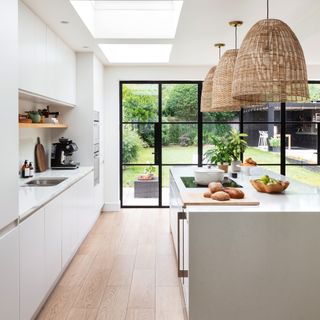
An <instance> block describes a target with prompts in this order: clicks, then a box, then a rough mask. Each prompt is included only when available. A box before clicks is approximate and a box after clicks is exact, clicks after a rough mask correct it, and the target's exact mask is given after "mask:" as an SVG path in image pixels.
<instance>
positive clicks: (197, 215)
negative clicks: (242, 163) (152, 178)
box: [170, 167, 320, 320]
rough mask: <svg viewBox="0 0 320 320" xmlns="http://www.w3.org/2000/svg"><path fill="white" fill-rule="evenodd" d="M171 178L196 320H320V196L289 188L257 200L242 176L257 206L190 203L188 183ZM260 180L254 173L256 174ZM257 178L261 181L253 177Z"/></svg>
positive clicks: (177, 171) (181, 258)
mask: <svg viewBox="0 0 320 320" xmlns="http://www.w3.org/2000/svg"><path fill="white" fill-rule="evenodd" d="M193 170H194V168H193V167H176V168H172V169H171V174H170V225H171V232H172V236H173V241H174V247H175V250H176V254H177V260H178V276H179V277H180V278H181V284H182V287H183V292H184V297H185V302H186V308H187V313H188V315H189V319H191V320H198V319H201V320H207V319H208V320H209V319H210V320H211V319H218V320H233V319H237V320H278V319H279V320H301V319H306V320H316V319H317V320H318V319H319V318H320V303H319V302H320V254H319V251H320V197H319V189H318V188H315V187H311V186H308V185H305V184H302V183H299V182H297V181H293V180H290V179H289V181H290V186H289V188H288V189H287V190H286V191H285V192H284V193H283V194H279V195H271V194H263V193H258V192H257V191H256V190H255V189H254V188H253V187H252V186H251V184H250V182H249V180H250V179H255V178H258V177H261V175H264V174H269V175H270V176H272V177H274V178H278V179H285V178H284V177H281V176H280V175H277V174H275V173H273V172H269V171H266V170H262V169H260V168H257V172H256V174H257V176H250V177H248V176H244V175H242V174H240V175H239V178H237V179H234V180H235V181H236V182H237V183H238V184H240V185H242V186H243V189H242V190H243V191H244V192H245V194H246V197H248V198H253V199H256V200H258V201H259V202H260V204H259V205H256V206H226V205H223V206H212V205H197V206H194V205H188V204H185V203H183V199H184V198H185V197H184V195H185V193H190V192H191V193H192V192H194V193H203V192H204V191H205V190H206V188H187V187H186V186H185V185H184V183H183V181H182V179H181V177H191V176H193ZM253 173H254V172H253ZM254 174H255V173H254Z"/></svg>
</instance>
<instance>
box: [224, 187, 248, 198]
mask: <svg viewBox="0 0 320 320" xmlns="http://www.w3.org/2000/svg"><path fill="white" fill-rule="evenodd" d="M224 192H226V193H228V194H229V196H230V198H232V199H243V198H244V193H243V191H241V190H239V189H236V188H225V189H224Z"/></svg>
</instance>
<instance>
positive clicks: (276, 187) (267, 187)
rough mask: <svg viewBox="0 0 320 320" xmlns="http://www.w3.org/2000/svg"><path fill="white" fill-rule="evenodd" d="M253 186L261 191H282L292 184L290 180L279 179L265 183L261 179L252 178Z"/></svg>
mask: <svg viewBox="0 0 320 320" xmlns="http://www.w3.org/2000/svg"><path fill="white" fill-rule="evenodd" d="M250 182H251V184H252V186H253V187H254V188H255V189H256V190H257V191H259V192H263V193H281V192H283V191H284V190H286V189H287V188H288V186H289V184H290V182H289V181H279V182H278V183H273V184H264V183H262V182H261V181H260V180H259V179H256V180H250Z"/></svg>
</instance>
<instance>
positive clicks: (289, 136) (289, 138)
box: [275, 133, 291, 150]
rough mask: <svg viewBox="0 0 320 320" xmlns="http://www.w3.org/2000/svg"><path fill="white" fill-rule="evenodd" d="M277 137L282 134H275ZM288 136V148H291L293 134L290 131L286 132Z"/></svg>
mask: <svg viewBox="0 0 320 320" xmlns="http://www.w3.org/2000/svg"><path fill="white" fill-rule="evenodd" d="M275 137H276V138H280V137H281V135H280V134H279V133H278V134H276V135H275ZM286 138H287V139H288V150H290V149H291V134H289V133H288V134H286Z"/></svg>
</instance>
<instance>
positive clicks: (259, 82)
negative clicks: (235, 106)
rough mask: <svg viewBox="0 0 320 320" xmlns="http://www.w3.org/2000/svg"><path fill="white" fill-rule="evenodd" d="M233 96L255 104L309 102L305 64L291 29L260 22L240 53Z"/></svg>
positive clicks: (281, 24)
mask: <svg viewBox="0 0 320 320" xmlns="http://www.w3.org/2000/svg"><path fill="white" fill-rule="evenodd" d="M234 71H235V72H234V79H233V85H232V96H233V97H234V98H236V99H240V100H249V101H252V102H258V103H259V102H260V103H267V102H287V101H290V102H304V101H307V100H308V99H309V90H308V77H307V68H306V62H305V58H304V54H303V50H302V48H301V45H300V43H299V41H298V39H297V37H296V35H295V34H294V33H293V31H292V30H291V29H290V27H289V26H288V25H287V24H286V23H284V22H282V21H281V20H277V19H269V1H267V19H264V20H261V21H259V22H257V23H256V24H255V25H254V26H253V27H252V28H251V29H250V30H249V32H248V33H247V35H246V37H245V38H244V40H243V42H242V44H241V47H240V49H239V52H238V57H237V61H236V65H235V70H234Z"/></svg>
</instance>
